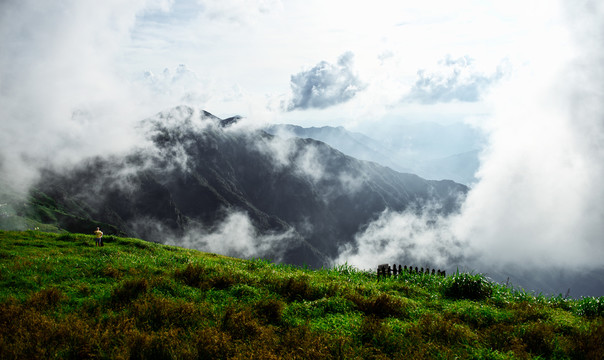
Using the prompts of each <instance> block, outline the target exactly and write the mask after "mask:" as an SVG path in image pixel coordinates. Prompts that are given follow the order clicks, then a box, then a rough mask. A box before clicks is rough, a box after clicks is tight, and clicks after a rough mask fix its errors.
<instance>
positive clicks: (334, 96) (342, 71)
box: [287, 52, 365, 111]
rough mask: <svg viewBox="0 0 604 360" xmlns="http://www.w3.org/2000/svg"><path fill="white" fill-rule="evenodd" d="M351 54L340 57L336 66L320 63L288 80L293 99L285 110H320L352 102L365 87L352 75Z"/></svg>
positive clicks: (325, 62)
mask: <svg viewBox="0 0 604 360" xmlns="http://www.w3.org/2000/svg"><path fill="white" fill-rule="evenodd" d="M353 59H354V54H353V53H352V52H346V53H344V54H342V55H341V56H340V57H339V59H338V63H337V64H335V65H334V64H330V63H328V62H327V61H321V62H320V63H318V64H317V65H316V66H315V67H313V68H312V69H310V70H308V71H302V72H300V73H298V74H296V75H292V77H291V88H292V93H293V97H292V99H291V101H290V103H289V104H288V105H287V110H288V111H292V110H296V109H302V110H304V109H310V108H317V109H324V108H327V107H330V106H333V105H337V104H341V103H344V102H346V101H348V100H350V99H352V98H353V97H354V96H355V95H356V94H357V92H359V91H362V90H363V89H364V88H365V85H364V84H363V83H362V82H361V80H359V78H358V77H357V75H356V74H354V72H353V70H352V67H353Z"/></svg>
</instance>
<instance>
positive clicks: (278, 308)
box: [253, 298, 285, 325]
mask: <svg viewBox="0 0 604 360" xmlns="http://www.w3.org/2000/svg"><path fill="white" fill-rule="evenodd" d="M253 309H254V314H255V315H256V317H258V318H259V319H261V320H262V321H264V322H266V323H268V324H274V325H278V324H280V323H281V321H282V318H283V309H285V303H284V302H283V301H281V300H278V299H271V298H268V299H262V300H260V301H258V302H257V303H256V304H254V305H253Z"/></svg>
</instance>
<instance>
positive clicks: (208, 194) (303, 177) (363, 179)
mask: <svg viewBox="0 0 604 360" xmlns="http://www.w3.org/2000/svg"><path fill="white" fill-rule="evenodd" d="M238 120H239V118H238V117H234V118H229V119H225V120H222V119H219V118H217V117H215V116H213V115H212V114H210V113H208V112H205V111H197V110H196V109H194V108H191V107H185V106H181V107H177V108H174V109H171V110H168V111H165V112H162V113H159V114H157V115H156V116H154V117H151V118H149V119H146V120H144V121H142V122H141V123H140V125H139V127H140V131H143V132H144V133H145V134H146V136H147V138H148V139H149V143H148V145H147V146H146V147H141V148H138V149H136V150H133V151H130V152H128V153H125V154H123V155H112V156H98V157H94V158H89V159H86V160H84V161H82V162H80V163H78V164H77V165H75V166H73V167H64V168H53V169H46V170H45V171H44V172H43V174H42V176H41V181H40V182H39V184H38V185H37V186H36V188H37V189H38V190H39V193H38V195H37V197H38V201H40V202H43V201H44V198H50V199H52V201H53V202H54V206H55V208H58V209H61V212H62V213H67V214H71V215H73V216H72V217H71V221H69V222H67V221H64V224H63V226H64V227H65V228H66V229H67V230H72V231H82V230H81V229H80V227H81V225H82V223H81V222H80V223H78V222H77V221H73V219H75V218H78V219H84V220H87V221H92V220H94V221H97V222H100V223H102V224H107V225H109V224H110V225H112V226H114V227H115V231H118V232H120V233H123V234H126V235H130V236H137V237H142V238H144V239H147V240H150V241H156V242H162V243H170V244H176V245H181V246H186V247H194V248H198V249H202V250H207V251H214V252H221V253H225V254H229V255H234V256H242V257H269V258H272V259H274V260H277V261H283V262H287V263H292V264H308V265H311V266H325V265H329V264H330V261H331V260H333V259H335V258H337V257H338V255H339V253H340V251H341V249H342V248H343V247H344V246H346V245H350V244H353V240H354V238H355V234H357V233H358V232H359V231H360V230H362V228H363V226H365V225H366V224H368V223H369V222H371V221H373V220H375V219H377V218H378V217H379V216H380V214H381V213H383V212H384V211H386V210H391V211H396V212H403V211H410V212H414V213H418V214H419V213H421V212H422V211H423V210H422V209H423V208H424V206H426V205H427V204H430V206H431V208H432V209H436V210H435V211H436V212H438V213H439V214H443V215H446V214H449V213H451V212H453V211H455V210H456V209H457V208H458V201H459V200H460V198H462V197H463V196H464V195H465V193H466V192H467V188H466V187H465V186H463V185H461V184H457V183H454V182H453V181H428V180H424V179H422V178H420V177H418V176H416V175H412V174H405V173H399V172H396V171H394V170H391V169H389V168H387V167H384V166H382V165H379V164H377V163H374V162H368V161H362V160H358V159H355V158H353V157H350V156H347V155H345V154H343V153H342V152H340V151H337V150H335V149H333V148H331V147H330V146H328V145H327V144H325V143H324V142H320V141H317V140H312V139H308V138H307V139H302V138H288V139H286V138H281V137H278V136H274V135H271V134H269V133H267V132H265V131H262V130H250V129H249V128H244V127H238V124H237V121H238ZM40 194H43V195H40ZM84 223H85V224H86V225H87V226H88V224H89V223H86V222H84ZM87 230H89V229H87Z"/></svg>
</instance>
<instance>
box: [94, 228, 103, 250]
mask: <svg viewBox="0 0 604 360" xmlns="http://www.w3.org/2000/svg"><path fill="white" fill-rule="evenodd" d="M94 235H95V237H96V246H103V232H102V231H101V229H100V228H98V227H97V228H96V230H95V231H94Z"/></svg>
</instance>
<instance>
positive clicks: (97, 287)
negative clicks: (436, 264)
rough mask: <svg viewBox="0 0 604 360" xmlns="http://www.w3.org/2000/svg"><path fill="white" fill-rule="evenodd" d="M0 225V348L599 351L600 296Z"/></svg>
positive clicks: (427, 354) (43, 351)
mask: <svg viewBox="0 0 604 360" xmlns="http://www.w3.org/2000/svg"><path fill="white" fill-rule="evenodd" d="M105 240H106V246H104V247H95V246H94V240H93V238H92V236H89V235H82V234H51V233H43V232H35V231H26V232H7V231H0V358H2V359H23V358H43V359H52V358H77V359H80V358H111V359H120V358H130V359H139V358H140V359H142V358H153V359H164V358H166V359H254V358H255V359H280V358H283V359H296V358H297V359H332V358H333V359H391V358H410V359H411V358H413V359H421V358H441V359H453V358H463V359H469V358H475V359H511V358H519V359H530V358H548V359H549V358H560V359H564V358H569V359H602V358H604V304H603V300H604V299H602V298H600V299H594V298H584V299H581V300H568V299H564V298H563V297H561V296H559V297H554V298H545V297H542V296H537V297H535V296H531V295H530V294H527V293H525V292H522V291H515V290H511V289H509V288H506V287H504V286H500V285H496V284H491V283H489V282H487V281H486V280H485V279H484V277H483V276H481V275H470V274H458V275H455V276H448V277H446V278H443V277H440V276H433V275H418V274H404V275H402V276H401V277H400V278H391V279H381V280H379V281H378V280H377V279H376V276H375V275H374V274H370V273H366V272H362V271H358V270H355V269H354V268H351V267H347V266H342V267H340V268H335V269H329V270H318V271H316V270H315V271H313V270H309V269H300V268H294V267H290V266H281V265H275V264H270V263H268V262H266V261H263V260H251V261H246V260H240V259H234V258H228V257H224V256H219V255H215V254H208V253H202V252H198V251H194V250H187V249H181V248H176V247H170V246H164V245H159V244H153V243H148V242H145V241H142V240H137V239H126V238H118V237H111V236H108V237H106V239H105Z"/></svg>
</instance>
